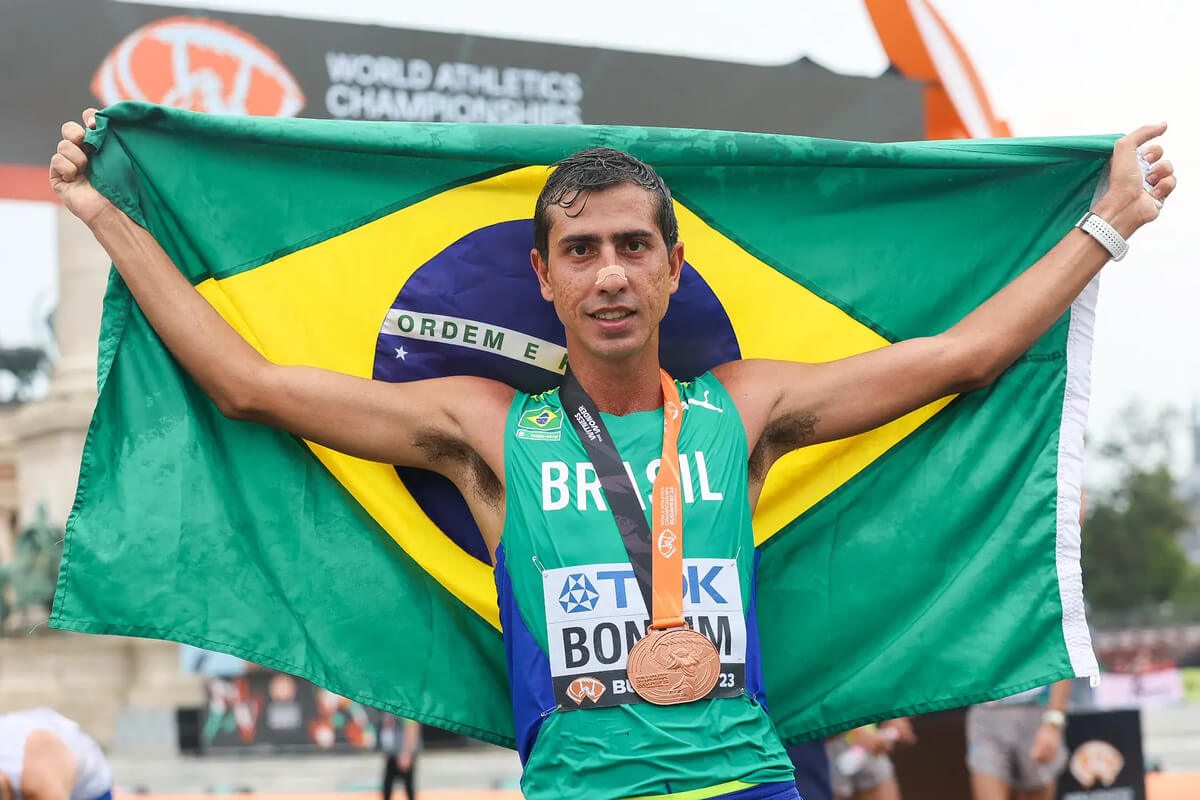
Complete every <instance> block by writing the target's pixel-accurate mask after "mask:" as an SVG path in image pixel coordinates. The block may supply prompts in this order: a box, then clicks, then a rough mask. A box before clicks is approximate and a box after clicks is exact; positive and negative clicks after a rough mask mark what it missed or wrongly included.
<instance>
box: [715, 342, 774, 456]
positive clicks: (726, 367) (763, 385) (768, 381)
mask: <svg viewBox="0 0 1200 800" xmlns="http://www.w3.org/2000/svg"><path fill="white" fill-rule="evenodd" d="M779 369H780V362H778V361H768V360H765V359H758V358H745V359H741V360H738V361H728V362H726V363H724V364H721V365H720V366H717V367H713V369H712V374H713V377H715V378H716V379H717V380H718V381H720V382H721V385H722V386H724V387H725V391H727V392H729V396H730V397H732V398H733V402H734V404H735V405H737V409H738V413H739V414H741V415H742V421H743V423H744V424H745V425H746V428H747V433H750V432H751V429H752V428H754V429H757V430H761V427H762V425H763V424H765V423H766V421H767V419H768V418H769V417H770V414H771V409H772V408H774V407H775V405H776V403H777V402H778V400H779V387H780V381H779V379H778V378H779V376H778V373H779ZM755 438H757V437H755Z"/></svg>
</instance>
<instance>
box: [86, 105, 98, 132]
mask: <svg viewBox="0 0 1200 800" xmlns="http://www.w3.org/2000/svg"><path fill="white" fill-rule="evenodd" d="M97 113H98V112H97V111H96V109H94V108H85V109H84V110H83V124H84V125H86V126H88V127H89V128H95V127H96V114H97Z"/></svg>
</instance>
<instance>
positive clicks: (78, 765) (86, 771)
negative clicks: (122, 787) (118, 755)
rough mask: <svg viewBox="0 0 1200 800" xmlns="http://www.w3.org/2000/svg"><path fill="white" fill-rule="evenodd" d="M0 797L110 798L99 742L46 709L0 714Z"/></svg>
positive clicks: (107, 772) (2, 799) (108, 776)
mask: <svg viewBox="0 0 1200 800" xmlns="http://www.w3.org/2000/svg"><path fill="white" fill-rule="evenodd" d="M0 800H112V771H111V770H110V769H109V766H108V761H107V760H105V758H104V754H103V753H102V752H101V751H100V746H99V745H98V744H96V742H95V741H93V740H92V738H91V737H90V736H88V735H87V734H86V733H84V732H83V731H82V730H81V729H80V727H79V726H78V725H76V724H75V723H74V722H72V721H71V720H69V719H67V718H66V717H64V716H63V715H61V714H58V713H56V712H54V711H52V710H50V709H48V708H33V709H29V710H28V711H14V712H12V713H10V714H0Z"/></svg>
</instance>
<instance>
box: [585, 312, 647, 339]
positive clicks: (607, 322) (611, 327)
mask: <svg viewBox="0 0 1200 800" xmlns="http://www.w3.org/2000/svg"><path fill="white" fill-rule="evenodd" d="M636 316H637V312H636V311H634V310H633V309H631V308H601V309H597V310H596V311H591V312H588V317H590V318H591V319H592V320H593V321H594V322H595V323H596V325H597V326H598V327H599V328H600V331H601V333H604V334H609V335H614V334H620V333H624V332H625V331H626V329H628V328H630V327H631V326H632V325H633V319H634V317H636Z"/></svg>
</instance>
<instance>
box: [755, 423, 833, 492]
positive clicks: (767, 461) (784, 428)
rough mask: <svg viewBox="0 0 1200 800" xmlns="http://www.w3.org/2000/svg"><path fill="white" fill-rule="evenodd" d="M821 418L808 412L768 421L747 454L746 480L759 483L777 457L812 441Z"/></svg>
mask: <svg viewBox="0 0 1200 800" xmlns="http://www.w3.org/2000/svg"><path fill="white" fill-rule="evenodd" d="M820 421H821V418H820V417H818V416H817V415H816V414H814V413H813V412H811V411H797V412H794V413H791V414H786V415H784V416H782V417H780V418H779V419H777V420H775V421H774V422H772V423H771V424H770V425H768V426H767V427H766V429H765V430H764V431H763V432H762V436H761V437H760V438H759V440H758V444H757V445H755V447H754V452H753V453H751V454H750V477H751V478H752V479H754V480H762V479H763V478H765V477H766V475H767V471H768V470H770V469H771V465H772V464H774V463H775V462H776V461H777V460H778V459H779V458H780V457H781V456H783V455H786V454H787V453H790V452H792V451H793V450H798V449H799V448H801V447H804V445H806V444H808V443H809V442H811V441H812V440H813V438H814V437H815V436H816V433H817V425H818V423H820Z"/></svg>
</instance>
